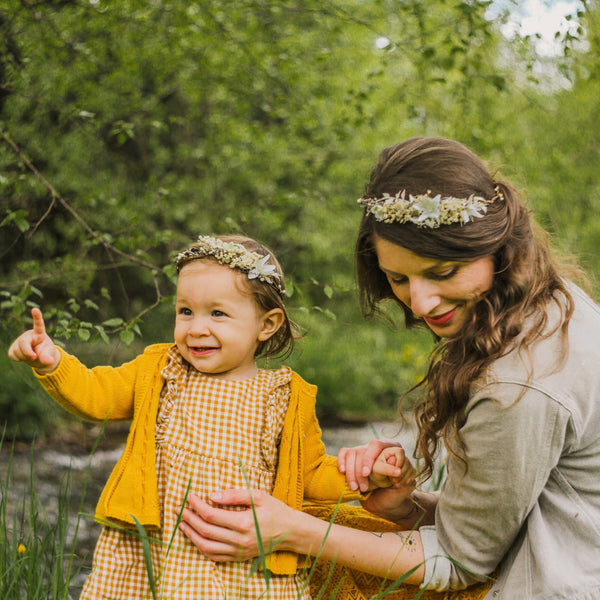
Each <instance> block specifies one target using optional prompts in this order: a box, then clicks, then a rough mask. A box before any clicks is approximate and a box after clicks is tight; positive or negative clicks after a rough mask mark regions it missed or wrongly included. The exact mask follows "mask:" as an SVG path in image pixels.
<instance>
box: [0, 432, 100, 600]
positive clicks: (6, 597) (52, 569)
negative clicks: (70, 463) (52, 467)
mask: <svg viewBox="0 0 600 600" xmlns="http://www.w3.org/2000/svg"><path fill="white" fill-rule="evenodd" d="M4 445H5V439H4V436H2V438H0V450H2V449H3V446H4ZM13 457H14V446H11V448H10V450H8V458H7V466H6V475H5V477H4V481H2V482H0V485H1V488H0V598H2V600H69V599H70V598H71V595H70V591H69V589H70V584H71V581H72V580H73V578H74V577H75V576H76V575H77V574H78V569H79V567H77V566H76V560H75V559H76V552H75V544H76V542H77V535H78V532H79V525H80V521H81V518H82V510H81V509H82V507H83V502H84V499H85V493H86V488H87V477H86V480H85V482H84V485H83V489H82V492H81V496H80V505H79V510H78V512H77V515H75V517H74V519H73V518H70V517H71V514H70V513H71V508H70V503H69V498H70V495H71V476H70V471H69V470H68V471H67V472H66V475H65V476H64V477H63V478H62V479H61V481H60V482H59V489H58V494H57V515H56V518H50V516H49V515H48V514H47V512H46V509H45V507H44V505H43V503H42V502H41V501H40V499H39V497H38V495H37V493H36V482H35V471H34V444H31V458H30V467H29V485H28V490H25V491H24V492H23V495H22V497H21V498H20V499H17V500H16V502H13V503H12V505H11V501H10V496H11V495H10V490H9V487H10V482H11V475H12V469H13ZM88 472H89V469H88ZM72 522H74V526H73V531H72V532H69V528H70V527H71V525H70V523H72ZM69 540H70V541H69Z"/></svg>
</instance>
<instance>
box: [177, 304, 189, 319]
mask: <svg viewBox="0 0 600 600" xmlns="http://www.w3.org/2000/svg"><path fill="white" fill-rule="evenodd" d="M179 314H180V315H184V316H186V317H189V316H191V314H192V311H191V310H190V309H189V308H186V307H185V306H184V307H182V308H180V309H179Z"/></svg>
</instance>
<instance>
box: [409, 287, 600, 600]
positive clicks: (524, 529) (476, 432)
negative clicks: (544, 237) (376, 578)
mask: <svg viewBox="0 0 600 600" xmlns="http://www.w3.org/2000/svg"><path fill="white" fill-rule="evenodd" d="M569 289H570V291H571V292H572V294H573V298H574V300H575V313H574V315H573V318H572V319H571V322H570V325H569V333H568V340H569V347H568V354H567V357H566V360H565V361H564V362H563V363H562V364H560V365H558V368H557V361H558V360H560V352H561V348H562V341H561V338H560V333H559V332H557V333H555V334H553V335H552V336H551V337H549V338H547V339H544V340H542V341H540V342H539V343H537V344H536V345H535V346H534V347H533V348H532V349H531V362H529V360H528V358H527V356H524V357H523V356H519V355H518V353H516V352H511V353H509V354H507V355H506V356H504V357H502V358H501V359H499V360H497V361H496V362H495V363H493V364H492V365H491V368H490V371H489V373H488V375H487V377H486V380H485V382H480V384H479V385H478V386H477V387H474V389H473V394H472V397H471V399H470V401H469V403H468V404H467V406H466V408H465V410H464V414H463V415H462V417H463V418H462V420H461V422H462V426H461V427H460V435H461V437H462V440H463V442H464V444H465V453H466V460H467V462H468V465H469V468H468V471H467V472H466V473H465V469H464V465H463V463H461V462H460V461H459V460H457V459H456V458H454V457H452V456H450V457H449V458H448V461H447V469H448V471H447V477H446V481H445V482H444V486H443V488H442V491H441V494H440V499H439V503H438V506H437V510H436V516H435V525H434V526H430V527H422V528H421V529H420V532H421V537H422V540H423V547H424V550H425V559H426V563H425V580H424V585H427V586H428V587H429V588H431V589H437V590H447V589H461V588H464V587H466V586H468V585H469V584H472V583H474V582H477V581H482V580H483V579H485V577H482V575H483V576H486V575H491V574H492V573H494V572H496V574H497V575H498V578H497V581H496V583H495V584H494V585H493V587H492V588H491V590H490V591H489V593H488V594H487V596H486V600H488V599H489V600H559V599H560V600H567V599H568V600H598V599H600V309H599V308H598V306H596V305H595V304H594V303H593V302H592V301H591V299H590V298H589V297H588V296H586V295H585V294H584V293H583V292H582V291H581V290H579V288H576V287H575V286H571V287H570V288H569ZM556 313H557V311H556V310H555V311H551V312H550V315H549V317H550V319H549V321H550V324H552V321H553V319H554V323H555V322H556V320H555V319H556V318H557V314H556ZM532 369H533V370H532Z"/></svg>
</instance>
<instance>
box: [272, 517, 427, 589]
mask: <svg viewBox="0 0 600 600" xmlns="http://www.w3.org/2000/svg"><path fill="white" fill-rule="evenodd" d="M289 525H290V527H289V529H288V536H286V539H285V540H282V541H281V545H280V546H278V549H285V550H291V551H293V552H297V553H299V554H307V555H310V556H312V557H315V556H317V555H318V556H319V557H320V558H321V559H323V560H327V561H334V560H335V561H336V564H342V565H344V566H347V567H350V568H355V569H358V570H360V571H365V572H367V573H372V574H373V575H378V576H380V577H387V578H388V579H398V578H399V577H401V576H403V575H405V574H406V573H407V572H408V571H411V570H413V572H412V573H411V575H410V576H409V577H408V578H407V579H406V582H407V583H412V584H417V585H418V584H420V583H422V581H423V577H424V574H425V567H424V554H423V546H422V544H421V536H420V534H419V532H418V531H413V532H411V531H400V532H393V533H391V532H387V533H371V532H368V531H360V530H356V529H352V528H349V527H344V526H342V525H330V524H329V523H328V522H326V521H321V520H320V519H317V518H315V517H313V516H311V515H308V514H305V513H301V512H296V514H295V515H294V522H293V523H290V524H289Z"/></svg>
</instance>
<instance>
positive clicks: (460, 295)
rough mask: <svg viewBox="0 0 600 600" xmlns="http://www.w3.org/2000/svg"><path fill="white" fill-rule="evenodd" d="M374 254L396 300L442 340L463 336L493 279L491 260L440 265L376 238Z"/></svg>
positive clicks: (439, 261)
mask: <svg viewBox="0 0 600 600" xmlns="http://www.w3.org/2000/svg"><path fill="white" fill-rule="evenodd" d="M375 250H376V252H377V258H378V260H379V268H380V269H381V270H382V271H383V272H384V273H385V275H386V277H387V280H388V282H389V284H390V286H391V288H392V291H393V293H394V296H396V298H398V300H400V302H402V303H403V304H405V305H406V306H407V307H408V308H409V309H410V310H411V311H412V313H413V314H414V315H415V317H419V318H422V319H424V320H425V322H426V323H427V325H428V326H429V328H430V329H431V331H433V332H434V333H435V334H436V335H437V336H439V337H443V338H447V337H453V336H456V335H458V334H460V332H461V329H462V327H463V325H464V324H465V323H466V321H467V319H468V317H469V315H470V313H471V310H472V309H473V306H474V304H475V303H476V302H477V301H478V300H479V299H480V298H481V296H482V295H483V294H484V292H486V291H487V290H489V289H490V287H491V285H492V281H493V279H494V261H493V259H492V257H491V256H489V257H484V258H480V259H478V260H475V261H473V262H456V261H441V260H437V259H432V258H425V257H422V256H419V255H418V254H414V253H413V252H411V251H410V250H407V249H406V248H404V247H403V246H399V245H398V244H394V243H393V242H389V241H387V240H384V239H383V238H380V237H377V236H375Z"/></svg>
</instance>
